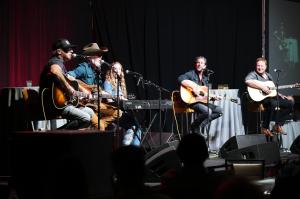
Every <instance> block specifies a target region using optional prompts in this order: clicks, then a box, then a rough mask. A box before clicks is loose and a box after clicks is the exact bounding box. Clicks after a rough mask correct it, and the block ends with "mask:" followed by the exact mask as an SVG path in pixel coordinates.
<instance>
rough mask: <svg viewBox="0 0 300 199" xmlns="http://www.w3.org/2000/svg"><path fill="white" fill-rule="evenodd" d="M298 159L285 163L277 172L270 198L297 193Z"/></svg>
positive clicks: (299, 165) (299, 169)
mask: <svg viewBox="0 0 300 199" xmlns="http://www.w3.org/2000/svg"><path fill="white" fill-rule="evenodd" d="M299 181H300V160H297V161H292V162H289V163H287V164H286V165H285V166H284V167H283V168H282V169H281V170H280V172H279V174H278V176H277V177H276V180H275V186H274V188H273V190H272V192H271V197H270V198H271V199H277V198H286V197H287V196H288V195H289V196H296V195H298V194H299Z"/></svg>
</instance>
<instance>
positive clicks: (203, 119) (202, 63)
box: [178, 56, 222, 133]
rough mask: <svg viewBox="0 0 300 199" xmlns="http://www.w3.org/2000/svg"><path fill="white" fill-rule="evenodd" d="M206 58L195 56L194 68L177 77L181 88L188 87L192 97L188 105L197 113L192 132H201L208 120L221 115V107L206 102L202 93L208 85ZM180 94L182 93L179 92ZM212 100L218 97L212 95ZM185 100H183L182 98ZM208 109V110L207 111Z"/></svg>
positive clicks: (205, 97)
mask: <svg viewBox="0 0 300 199" xmlns="http://www.w3.org/2000/svg"><path fill="white" fill-rule="evenodd" d="M206 62H207V60H206V58H205V57H203V56H199V57H196V58H195V62H194V69H193V70H190V71H188V72H186V73H184V74H182V75H180V76H179V77H178V81H179V82H180V84H181V88H186V89H190V91H191V93H190V94H191V97H192V98H194V100H192V101H191V102H188V103H190V104H189V106H190V107H191V108H192V109H194V110H195V112H197V113H201V114H199V116H198V117H197V118H196V119H195V121H194V122H193V123H192V125H191V131H192V132H193V133H199V130H200V132H202V129H204V128H205V126H206V125H207V124H209V122H210V121H212V120H214V119H216V118H218V117H220V116H222V108H221V107H219V106H216V105H214V104H211V103H208V104H207V102H208V98H207V96H205V95H202V93H204V94H207V93H205V91H206V92H207V86H208V77H207V76H208V72H207V71H206ZM181 95H182V93H181ZM211 99H212V100H217V99H219V98H218V97H212V98H211ZM183 101H185V100H183ZM208 111H209V112H208Z"/></svg>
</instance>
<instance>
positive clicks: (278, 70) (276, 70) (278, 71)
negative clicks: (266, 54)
mask: <svg viewBox="0 0 300 199" xmlns="http://www.w3.org/2000/svg"><path fill="white" fill-rule="evenodd" d="M273 71H274V72H275V73H280V72H281V70H280V69H276V68H275V69H274V70H273Z"/></svg>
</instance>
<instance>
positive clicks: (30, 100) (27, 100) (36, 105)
mask: <svg viewBox="0 0 300 199" xmlns="http://www.w3.org/2000/svg"><path fill="white" fill-rule="evenodd" d="M22 95H23V97H24V106H25V111H26V114H27V118H26V119H27V123H29V122H30V123H31V129H32V130H33V131H37V130H38V129H37V126H38V125H36V124H37V121H44V127H42V129H45V130H46V129H55V128H56V122H57V120H59V119H63V118H62V116H60V115H55V114H51V113H49V114H47V117H46V113H45V112H44V111H45V110H44V109H43V106H42V103H41V99H40V96H39V92H38V89H32V88H24V89H23V90H22ZM54 121H55V122H54Z"/></svg>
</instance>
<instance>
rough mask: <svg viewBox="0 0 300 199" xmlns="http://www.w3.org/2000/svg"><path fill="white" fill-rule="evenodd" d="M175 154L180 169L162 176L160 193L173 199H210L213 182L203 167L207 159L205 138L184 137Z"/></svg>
mask: <svg viewBox="0 0 300 199" xmlns="http://www.w3.org/2000/svg"><path fill="white" fill-rule="evenodd" d="M177 154H178V156H179V158H180V160H181V162H182V169H181V170H179V171H170V172H169V173H168V174H166V175H165V176H163V178H162V192H163V193H166V194H168V195H170V196H171V197H172V198H174V199H177V198H178V199H182V198H189V199H191V198H198V199H199V198H212V195H213V191H214V189H215V181H214V178H213V177H210V174H209V172H208V171H207V170H206V168H205V167H204V161H205V160H206V159H207V158H208V157H209V156H208V148H207V145H206V142H205V138H204V137H203V136H202V135H199V134H196V133H193V134H187V135H185V136H184V137H183V138H182V140H181V141H180V143H179V145H178V148H177Z"/></svg>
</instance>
